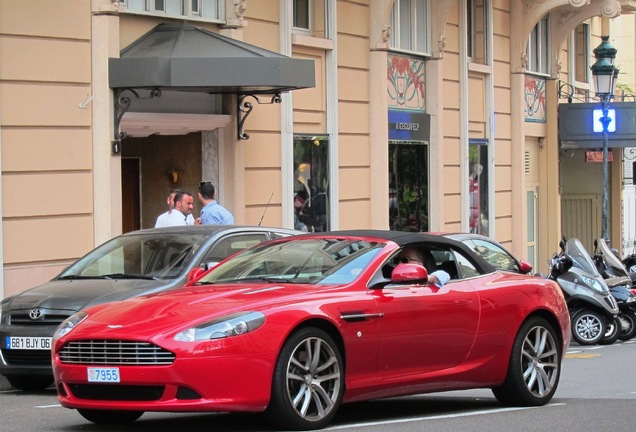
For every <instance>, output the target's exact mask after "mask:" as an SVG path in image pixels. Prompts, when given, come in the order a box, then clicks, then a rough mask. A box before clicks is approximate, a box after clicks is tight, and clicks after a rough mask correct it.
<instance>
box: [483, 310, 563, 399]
mask: <svg viewBox="0 0 636 432" xmlns="http://www.w3.org/2000/svg"><path fill="white" fill-rule="evenodd" d="M560 376H561V345H560V343H559V338H558V337H557V334H556V332H555V331H554V328H553V327H552V325H550V323H549V322H548V321H547V320H545V319H544V318H541V317H533V318H530V319H528V320H527V321H526V322H525V323H524V324H523V325H522V326H521V328H520V329H519V332H518V333H517V337H516V339H515V342H514V345H513V346H512V353H511V356H510V363H509V365H508V373H507V375H506V380H505V381H504V383H503V384H502V385H500V386H499V387H495V388H493V389H492V392H493V394H494V395H495V397H496V398H497V400H498V401H499V402H501V403H502V404H504V405H507V406H541V405H545V404H546V403H548V402H549V401H550V399H552V396H554V392H555V391H556V389H557V386H558V384H559V377H560Z"/></svg>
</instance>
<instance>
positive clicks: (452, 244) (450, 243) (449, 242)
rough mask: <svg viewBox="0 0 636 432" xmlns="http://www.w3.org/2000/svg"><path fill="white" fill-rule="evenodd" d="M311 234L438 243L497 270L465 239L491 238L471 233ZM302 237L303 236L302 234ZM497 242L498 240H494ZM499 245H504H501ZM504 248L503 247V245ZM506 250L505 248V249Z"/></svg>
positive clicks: (399, 242)
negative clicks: (467, 243)
mask: <svg viewBox="0 0 636 432" xmlns="http://www.w3.org/2000/svg"><path fill="white" fill-rule="evenodd" d="M307 235H309V236H311V235H316V236H320V237H324V236H329V237H331V236H333V237H340V236H342V237H369V238H376V239H378V240H383V241H391V242H394V243H395V244H397V245H398V246H400V247H403V246H405V245H407V244H423V243H427V244H430V245H438V246H441V247H447V248H450V249H456V250H460V251H462V252H463V253H464V254H465V255H468V256H469V257H470V258H472V260H473V261H474V262H475V264H476V265H477V266H478V267H480V268H481V271H483V272H484V273H491V272H493V271H495V270H496V269H495V267H493V266H492V265H491V264H490V263H489V262H488V261H486V260H484V259H483V258H482V257H481V256H480V255H479V254H478V253H476V252H475V251H474V250H472V249H471V248H470V247H469V246H468V245H466V243H464V242H463V241H465V240H469V239H483V240H487V241H490V242H493V240H491V239H490V238H488V237H486V236H483V235H479V234H469V233H441V232H440V233H431V232H409V231H390V230H377V229H359V230H339V231H326V232H321V233H311V234H307ZM301 237H302V236H301ZM494 243H496V242H494ZM499 247H502V246H501V245H499ZM502 248H503V247H502ZM504 250H505V249H504Z"/></svg>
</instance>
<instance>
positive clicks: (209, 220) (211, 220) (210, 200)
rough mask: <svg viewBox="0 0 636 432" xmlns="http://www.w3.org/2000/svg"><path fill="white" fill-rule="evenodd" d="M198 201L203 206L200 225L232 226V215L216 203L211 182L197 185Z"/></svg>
mask: <svg viewBox="0 0 636 432" xmlns="http://www.w3.org/2000/svg"><path fill="white" fill-rule="evenodd" d="M199 200H200V201H201V204H202V205H203V208H202V209H201V225H209V224H219V225H233V224H234V216H232V213H230V212H229V211H228V210H227V209H226V208H225V207H223V206H222V205H220V204H219V203H218V202H216V199H215V190H214V185H213V184H212V183H211V182H206V181H203V182H201V183H200V184H199Z"/></svg>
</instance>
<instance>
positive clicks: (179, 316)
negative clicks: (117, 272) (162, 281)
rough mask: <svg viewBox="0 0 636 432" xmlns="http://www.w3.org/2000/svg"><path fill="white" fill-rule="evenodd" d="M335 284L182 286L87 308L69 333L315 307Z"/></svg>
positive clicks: (175, 327) (154, 328)
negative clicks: (85, 312)
mask: <svg viewBox="0 0 636 432" xmlns="http://www.w3.org/2000/svg"><path fill="white" fill-rule="evenodd" d="M334 289H338V287H335V286H331V287H325V286H321V287H316V286H314V285H300V284H280V285H279V284H271V283H269V284H264V285H253V284H249V285H248V284H235V285H224V286H214V287H211V286H210V287H192V288H184V289H180V290H177V291H171V292H164V293H159V294H157V295H152V296H147V297H140V298H133V299H129V300H126V301H123V302H118V303H114V304H110V305H108V306H107V307H100V306H97V308H95V309H92V310H91V309H88V310H87V312H88V313H89V317H88V319H86V320H85V321H84V322H82V323H81V324H80V325H79V326H78V327H77V328H76V329H75V330H74V331H73V332H71V334H72V335H73V337H77V338H83V337H91V338H99V337H116V336H117V335H118V334H121V335H122V336H128V337H130V336H132V335H136V336H138V337H142V338H150V337H153V336H155V335H160V334H162V333H170V332H172V331H180V330H181V329H185V328H188V327H192V326H194V325H198V324H201V323H204V322H207V321H210V320H213V319H215V318H220V317H223V316H227V315H231V314H233V313H237V312H241V311H261V312H264V313H267V311H268V310H270V311H271V310H274V309H276V308H279V307H280V308H283V307H285V305H290V304H293V305H298V304H299V303H303V302H304V303H306V304H309V303H311V302H312V300H315V301H316V303H315V304H316V305H318V306H317V307H319V305H320V304H324V302H325V301H326V297H327V296H330V295H331V294H329V293H330V292H333V290H334Z"/></svg>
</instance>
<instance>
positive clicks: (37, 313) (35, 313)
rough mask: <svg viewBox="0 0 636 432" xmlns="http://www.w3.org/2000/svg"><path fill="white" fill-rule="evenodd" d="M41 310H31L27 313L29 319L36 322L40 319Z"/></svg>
mask: <svg viewBox="0 0 636 432" xmlns="http://www.w3.org/2000/svg"><path fill="white" fill-rule="evenodd" d="M42 316H43V315H42V310H41V309H40V308H35V309H31V310H30V311H29V318H31V319H32V320H38V319H40V318H42Z"/></svg>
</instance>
